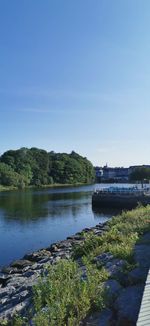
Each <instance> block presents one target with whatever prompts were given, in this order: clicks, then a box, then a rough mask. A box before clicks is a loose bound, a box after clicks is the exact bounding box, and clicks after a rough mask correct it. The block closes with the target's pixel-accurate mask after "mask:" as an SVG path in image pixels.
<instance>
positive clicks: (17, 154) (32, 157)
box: [0, 148, 95, 188]
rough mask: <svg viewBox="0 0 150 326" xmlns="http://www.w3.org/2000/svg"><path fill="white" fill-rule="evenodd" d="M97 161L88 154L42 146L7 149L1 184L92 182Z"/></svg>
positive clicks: (1, 159)
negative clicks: (92, 159) (84, 155)
mask: <svg viewBox="0 0 150 326" xmlns="http://www.w3.org/2000/svg"><path fill="white" fill-rule="evenodd" d="M94 179H95V173H94V168H93V165H92V163H91V162H90V161H88V160H87V158H85V157H82V156H81V155H79V154H77V153H76V152H74V151H72V152H71V153H70V154H66V153H55V152H53V151H51V152H47V151H45V150H43V149H38V148H30V149H28V148H20V149H18V150H9V151H6V152H5V153H4V154H3V155H1V157H0V184H1V185H3V186H15V187H18V188H24V187H26V186H42V185H50V184H75V183H92V182H93V181H94Z"/></svg>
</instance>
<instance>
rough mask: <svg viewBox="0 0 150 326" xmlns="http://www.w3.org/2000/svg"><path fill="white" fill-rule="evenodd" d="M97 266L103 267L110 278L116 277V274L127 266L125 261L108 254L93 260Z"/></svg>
mask: <svg viewBox="0 0 150 326" xmlns="http://www.w3.org/2000/svg"><path fill="white" fill-rule="evenodd" d="M93 261H94V262H95V263H96V264H97V265H98V266H104V267H105V268H106V270H107V271H108V273H109V275H110V276H113V277H117V274H118V273H119V272H120V271H121V270H122V268H123V267H125V265H126V264H127V263H126V261H125V260H122V259H117V258H114V256H113V255H112V254H111V253H110V252H105V253H103V254H101V255H99V256H97V257H95V258H94V260H93Z"/></svg>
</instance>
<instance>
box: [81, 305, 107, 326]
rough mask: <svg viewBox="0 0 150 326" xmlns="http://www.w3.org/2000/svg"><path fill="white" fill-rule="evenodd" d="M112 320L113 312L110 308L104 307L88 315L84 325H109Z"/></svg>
mask: <svg viewBox="0 0 150 326" xmlns="http://www.w3.org/2000/svg"><path fill="white" fill-rule="evenodd" d="M112 321H113V312H112V311H111V310H110V309H104V310H103V311H102V312H100V313H99V312H95V313H93V314H92V315H91V316H89V317H88V318H87V319H86V320H85V323H84V325H86V326H110V325H112Z"/></svg>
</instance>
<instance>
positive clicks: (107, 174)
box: [95, 165, 129, 182]
mask: <svg viewBox="0 0 150 326" xmlns="http://www.w3.org/2000/svg"><path fill="white" fill-rule="evenodd" d="M128 172H129V169H128V168H123V167H115V168H111V167H108V166H107V165H106V166H104V167H98V166H96V167H95V174H96V181H97V182H128V180H129V173H128Z"/></svg>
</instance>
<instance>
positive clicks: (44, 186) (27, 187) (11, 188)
mask: <svg viewBox="0 0 150 326" xmlns="http://www.w3.org/2000/svg"><path fill="white" fill-rule="evenodd" d="M88 185H91V183H72V184H71V183H68V184H67V183H53V184H48V185H40V186H36V185H33V186H26V187H25V188H23V190H25V189H46V188H59V187H60V188H61V187H78V186H88ZM12 190H18V187H15V186H3V185H0V192H1V191H12Z"/></svg>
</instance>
